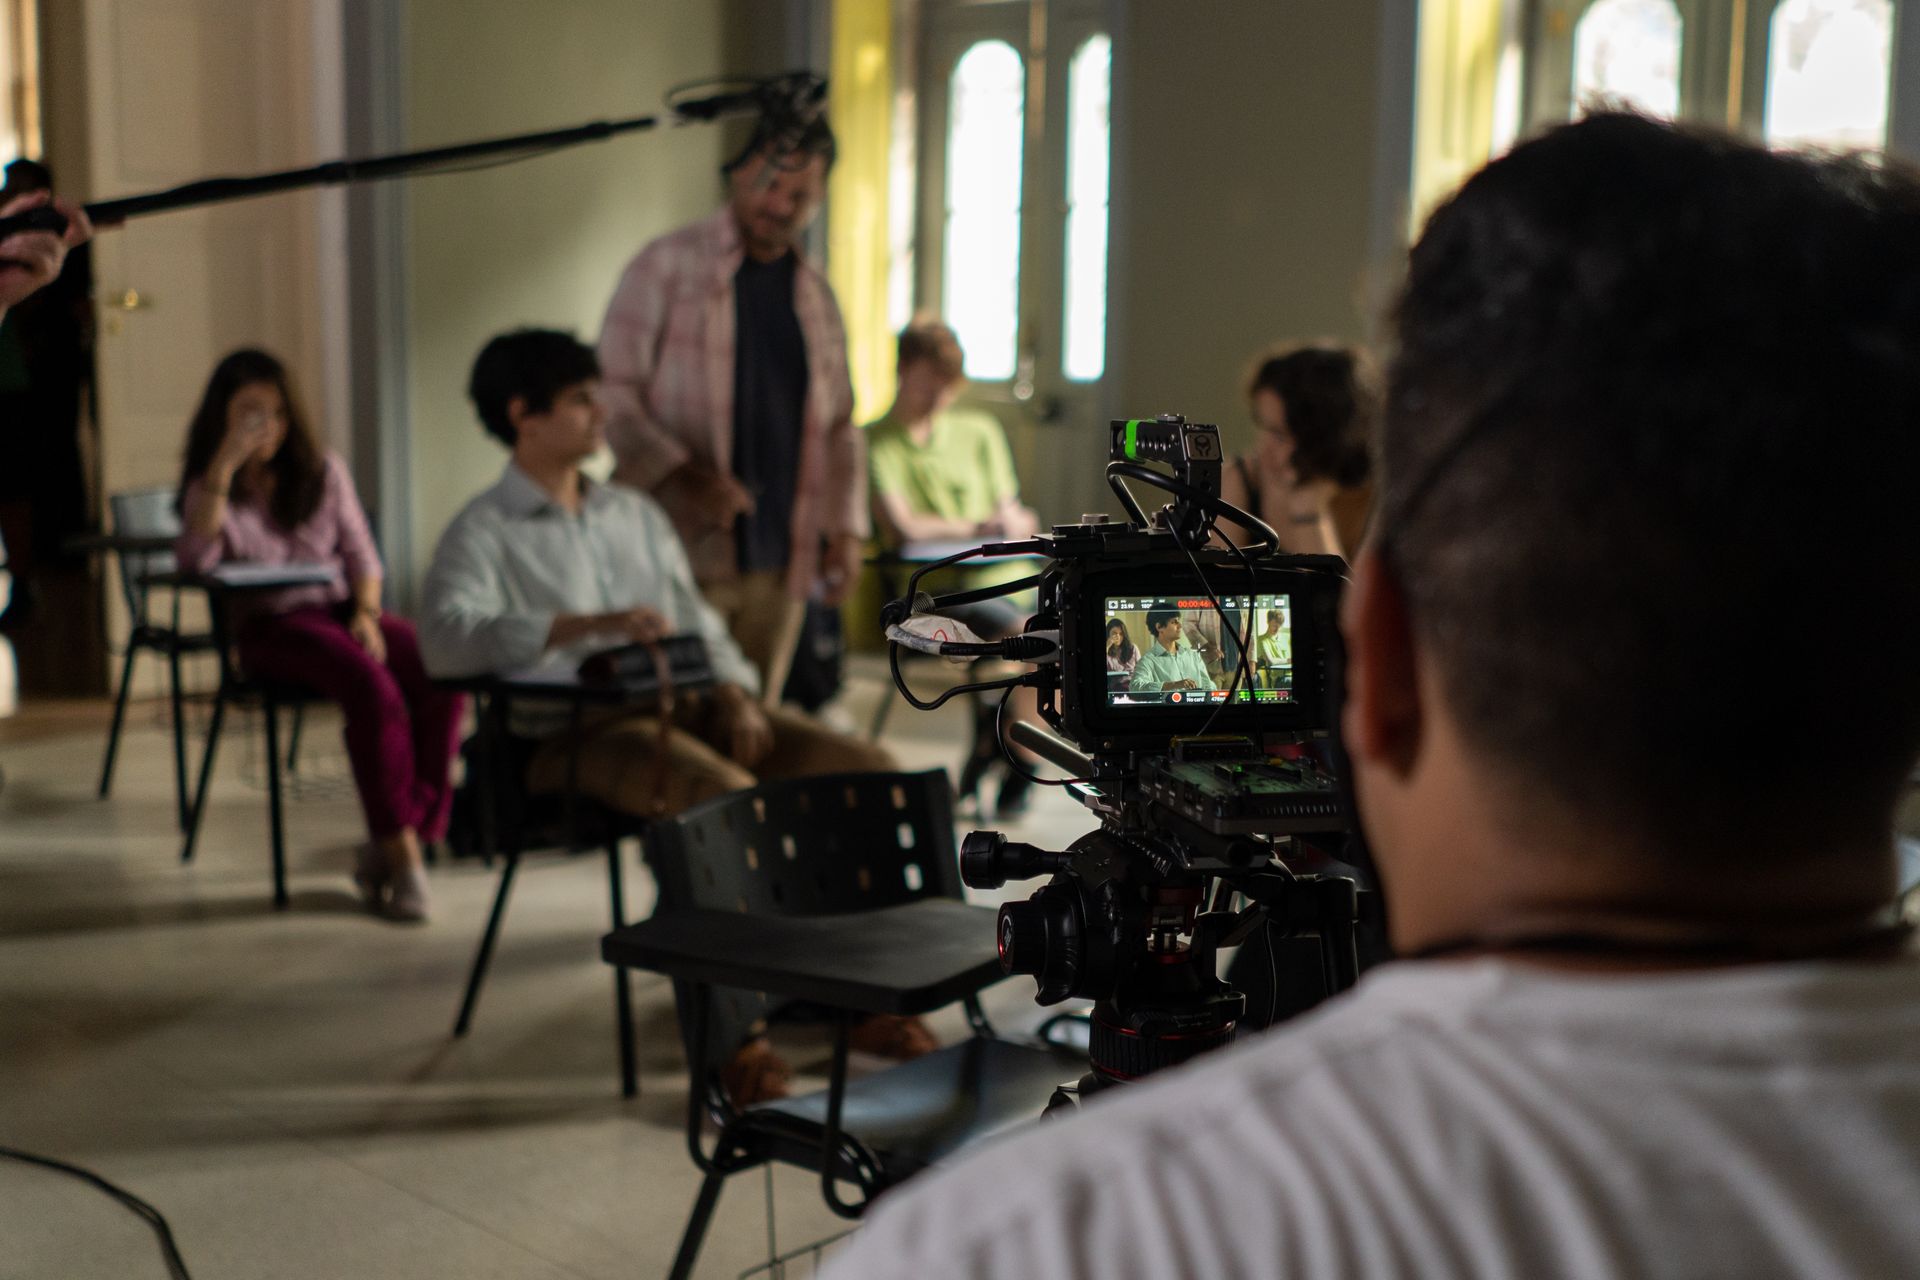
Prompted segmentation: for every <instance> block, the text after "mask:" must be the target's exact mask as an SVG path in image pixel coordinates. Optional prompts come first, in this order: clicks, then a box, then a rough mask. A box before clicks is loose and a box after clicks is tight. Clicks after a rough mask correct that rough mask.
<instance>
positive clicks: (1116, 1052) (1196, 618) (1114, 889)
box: [883, 416, 1363, 1105]
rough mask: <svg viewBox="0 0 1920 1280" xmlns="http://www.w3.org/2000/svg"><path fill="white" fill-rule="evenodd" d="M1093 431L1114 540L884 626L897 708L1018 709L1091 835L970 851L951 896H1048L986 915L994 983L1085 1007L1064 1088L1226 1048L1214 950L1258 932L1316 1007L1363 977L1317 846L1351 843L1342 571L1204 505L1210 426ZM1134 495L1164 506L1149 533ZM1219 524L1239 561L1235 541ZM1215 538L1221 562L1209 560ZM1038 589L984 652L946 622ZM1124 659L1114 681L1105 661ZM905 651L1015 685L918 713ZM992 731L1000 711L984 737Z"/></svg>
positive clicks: (1335, 881)
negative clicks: (970, 704) (1012, 977)
mask: <svg viewBox="0 0 1920 1280" xmlns="http://www.w3.org/2000/svg"><path fill="white" fill-rule="evenodd" d="M1111 432H1112V440H1111V449H1110V453H1109V463H1108V466H1107V482H1108V484H1109V485H1110V486H1111V487H1112V489H1113V491H1114V493H1115V495H1116V496H1117V497H1118V498H1119V500H1120V502H1121V503H1122V505H1123V506H1124V507H1125V509H1126V511H1127V513H1128V515H1129V517H1130V522H1129V523H1126V524H1120V523H1117V522H1112V521H1109V520H1107V519H1106V517H1104V516H1089V517H1086V518H1084V519H1083V520H1082V522H1081V523H1079V524H1073V525H1056V526H1055V527H1054V528H1053V531H1052V532H1051V533H1050V534H1044V535H1040V536H1038V537H1035V538H1032V539H1029V540H1025V541H1019V542H1000V543H988V544H986V545H984V546H980V547H976V548H973V549H971V550H968V551H965V552H962V553H960V554H958V555H955V556H951V557H948V558H946V559H944V560H940V561H937V562H934V563H932V564H928V565H926V566H924V567H922V568H921V569H919V570H918V571H916V572H915V573H914V574H913V576H912V578H911V579H910V580H909V582H908V585H907V591H906V598H905V599H903V600H896V601H894V602H892V603H891V604H889V605H888V606H887V607H886V610H885V611H884V613H883V621H885V622H886V623H887V624H888V637H889V639H890V640H891V641H892V644H893V648H892V654H891V660H892V668H893V675H894V682H895V684H896V685H897V686H898V687H899V689H900V692H901V694H902V696H904V697H905V698H906V699H907V700H908V701H909V702H910V703H911V704H912V705H914V706H916V707H919V708H921V709H923V710H927V709H931V708H933V707H937V706H939V705H940V704H941V703H943V702H945V701H946V700H947V699H948V698H951V697H953V696H955V695H957V694H960V693H963V692H968V691H985V690H993V689H1000V690H1005V691H1008V692H1010V691H1011V689H1012V688H1013V687H1014V686H1017V685H1025V686H1030V687H1032V688H1034V689H1035V690H1036V691H1037V695H1038V700H1039V705H1040V710H1041V713H1042V715H1043V716H1044V718H1045V719H1046V721H1047V722H1048V723H1049V724H1050V725H1052V726H1053V727H1054V728H1055V729H1056V730H1058V731H1059V735H1061V736H1055V735H1054V734H1050V733H1047V732H1046V731H1044V730H1041V729H1039V728H1038V727H1037V726H1034V725H1028V724H1018V725H1015V726H1014V730H1013V737H1014V739H1015V741H1017V742H1018V743H1020V744H1021V745H1023V746H1026V747H1028V748H1029V749H1031V750H1033V751H1034V752H1035V753H1036V754H1038V755H1040V756H1042V757H1044V758H1046V759H1048V760H1050V761H1052V762H1053V763H1055V764H1057V765H1060V766H1061V767H1063V768H1066V769H1067V770H1068V771H1069V772H1070V773H1071V774H1072V778H1071V780H1070V781H1068V782H1067V783H1064V784H1059V785H1066V786H1068V787H1069V788H1070V790H1071V791H1072V793H1073V794H1074V795H1075V796H1076V797H1077V798H1078V799H1079V800H1080V802H1081V803H1083V804H1084V805H1086V807H1087V808H1088V809H1090V810H1092V811H1093V812H1094V813H1095V814H1097V815H1099V818H1100V824H1101V825H1100V828H1099V829H1098V830H1096V831H1093V832H1091V833H1089V834H1088V835H1086V836H1083V837H1081V838H1080V839H1079V840H1077V841H1075V842H1074V843H1073V844H1072V845H1071V846H1069V847H1068V848H1066V849H1064V850H1059V851H1055V850H1050V849H1042V848H1037V847H1035V846H1032V845H1027V844H1020V843H1015V842H1012V841H1009V840H1007V839H1006V838H1005V837H1004V836H1002V835H1001V834H1000V833H998V832H994V831H976V832H973V833H972V834H970V835H969V836H968V837H967V838H966V840H965V842H964V843H963V845H962V852H961V876H962V878H963V879H964V880H965V881H966V883H967V884H969V885H971V886H973V887H975V888H978V889H997V888H1000V887H1001V886H1002V885H1004V884H1006V883H1007V882H1008V881H1009V880H1027V879H1034V878H1037V877H1039V876H1051V877H1052V878H1051V880H1050V881H1049V882H1048V883H1047V885H1046V886H1045V887H1043V888H1042V889H1040V890H1039V891H1038V892H1037V893H1035V894H1034V895H1033V896H1032V897H1031V898H1029V899H1027V900H1026V901H1024V902H1010V903H1007V904H1006V905H1004V906H1002V907H1001V909H1000V915H999V921H998V928H999V949H1000V962H1001V964H1002V966H1004V967H1005V969H1006V970H1007V972H1009V973H1024V974H1031V975H1033V976H1034V978H1035V979H1036V981H1037V983H1038V987H1039V991H1038V994H1037V997H1036V999H1037V1000H1038V1002H1039V1003H1040V1004H1043V1005H1049V1004H1055V1003H1058V1002H1059V1001H1062V1000H1066V999H1069V998H1075V997H1078V998H1084V999H1091V1000H1093V1001H1094V1002H1095V1003H1094V1007H1093V1011H1092V1015H1091V1029H1090V1033H1089V1036H1090V1039H1089V1052H1088V1057H1089V1059H1090V1064H1091V1066H1092V1072H1091V1073H1090V1074H1089V1075H1087V1076H1086V1077H1084V1078H1083V1079H1082V1080H1081V1081H1080V1084H1079V1090H1080V1091H1086V1090H1089V1089H1092V1088H1098V1087H1101V1086H1104V1085H1107V1084H1112V1083H1118V1082H1122V1081H1127V1080H1133V1079H1137V1078H1139V1077H1140V1076H1143V1075H1146V1074H1148V1073H1149V1072H1152V1071H1155V1070H1157V1069H1159V1068H1161V1067H1165V1066H1169V1065H1172V1064H1175V1063H1179V1062H1183V1061H1185V1060H1186V1059H1188V1058H1190V1057H1192V1056H1193V1055H1195V1054H1197V1053H1201V1052H1204V1051H1206V1050H1209V1049H1213V1048H1217V1047H1219V1046H1221V1045H1224V1044H1226V1043H1228V1042H1229V1041H1231V1040H1232V1039H1233V1037H1234V1034H1235V1031H1236V1028H1237V1027H1238V1026H1239V1024H1240V1023H1241V1021H1242V1019H1243V1016H1244V1013H1245V1008H1246V997H1245V996H1244V995H1243V994H1242V993H1241V992H1239V991H1237V990H1235V989H1234V988H1233V987H1231V986H1230V985H1228V984H1227V983H1225V982H1223V981H1221V980H1220V978H1219V977H1218V976H1217V974H1216V968H1217V959H1218V952H1219V950H1220V948H1222V947H1230V946H1235V945H1238V944H1240V943H1242V942H1245V941H1247V940H1248V939H1250V938H1252V937H1253V935H1254V933H1255V931H1256V930H1258V929H1261V928H1263V927H1265V928H1268V929H1269V930H1270V932H1269V935H1268V942H1269V944H1272V943H1273V940H1274V938H1275V937H1276V936H1277V937H1279V938H1286V937H1302V938H1307V937H1313V938H1317V939H1318V941H1319V962H1320V967H1321V970H1322V974H1323V990H1324V991H1327V992H1331V991H1335V990H1339V989H1341V988H1344V987H1346V986H1349V985H1351V984H1352V983H1353V981H1354V980H1355V977H1356V974H1357V970H1358V960H1357V956H1356V947H1355V924H1356V919H1357V913H1358V909H1359V908H1358V903H1359V897H1360V891H1359V888H1358V885H1357V883H1356V876H1357V875H1358V873H1357V872H1356V871H1355V869H1354V868H1353V867H1350V866H1346V865H1345V864H1343V863H1339V862H1335V861H1333V860H1332V859H1331V858H1329V857H1328V856H1326V855H1325V854H1324V853H1322V852H1320V849H1319V847H1320V846H1322V845H1326V846H1329V847H1337V841H1338V840H1339V839H1340V838H1341V836H1342V835H1343V833H1348V832H1350V831H1351V829H1352V823H1351V821H1350V818H1349V816H1348V815H1349V814H1350V813H1351V806H1350V805H1349V804H1347V803H1345V801H1344V797H1343V795H1342V792H1341V788H1340V782H1339V779H1340V777H1341V775H1342V774H1343V772H1344V768H1343V761H1341V759H1340V758H1339V753H1338V746H1337V744H1338V737H1337V734H1335V732H1334V729H1335V723H1336V720H1337V714H1338V704H1339V696H1338V690H1339V688H1340V637H1339V631H1338V627H1337V625H1336V611H1337V606H1338V601H1339V593H1340V585H1341V581H1342V574H1343V572H1344V569H1345V565H1344V563H1343V562H1342V561H1341V560H1340V559H1339V558H1337V557H1334V556H1299V555H1283V554H1280V552H1279V545H1278V539H1277V538H1276V536H1275V535H1274V532H1273V530H1272V529H1270V528H1268V527H1267V526H1266V525H1265V524H1263V523H1261V522H1260V521H1259V520H1258V519H1256V518H1254V517H1253V516H1251V515H1249V514H1247V513H1246V512H1244V511H1241V510H1240V509H1239V508H1237V507H1234V506H1231V505H1229V504H1227V503H1225V502H1223V501H1222V500H1221V498H1220V465H1221V446H1220V433H1219V430H1218V428H1216V427H1212V426H1205V425H1202V424H1199V423H1190V422H1187V421H1185V420H1184V419H1182V418H1179V417H1173V416H1162V417H1160V418H1157V419H1153V420H1150V421H1143V420H1134V421H1126V422H1115V423H1113V424H1111ZM1148 463H1159V464H1162V465H1164V466H1166V467H1168V468H1169V470H1170V472H1171V474H1167V473H1163V472H1161V471H1159V470H1156V469H1154V468H1153V467H1151V466H1148V465H1146V464H1148ZM1129 480H1132V481H1137V482H1140V483H1143V484H1147V485H1150V486H1152V487H1154V488H1157V489H1159V490H1161V491H1163V492H1164V493H1166V494H1167V495H1169V496H1170V497H1171V499H1172V501H1170V502H1169V503H1168V504H1167V505H1166V506H1164V507H1162V508H1161V509H1159V510H1158V511H1156V512H1155V513H1154V514H1153V515H1152V517H1151V518H1149V517H1148V516H1147V515H1146V514H1145V512H1143V511H1142V509H1141V507H1140V505H1139V503H1138V501H1137V500H1136V499H1135V497H1134V495H1133V494H1132V492H1131V491H1130V490H1129V488H1128V486H1127V481H1129ZM1223 521H1224V522H1228V523H1231V524H1234V525H1237V526H1240V527H1241V528H1242V529H1244V530H1246V531H1247V532H1248V533H1251V534H1252V535H1253V536H1254V540H1253V541H1252V542H1251V543H1249V544H1247V545H1240V544H1238V543H1236V542H1234V541H1233V540H1232V539H1231V538H1229V537H1227V536H1226V533H1225V531H1224V530H1222V529H1221V527H1220V525H1221V522H1223ZM1216 534H1217V535H1219V537H1220V541H1221V543H1223V544H1224V546H1211V545H1209V543H1210V539H1211V538H1212V537H1213V536H1214V535H1216ZM1035 555H1037V556H1042V557H1045V558H1046V559H1047V560H1048V561H1049V563H1048V564H1047V565H1046V567H1045V568H1044V570H1042V571H1041V572H1040V573H1038V574H1036V575H1034V576H1031V577H1027V578H1023V579H1020V580H1018V581H1014V582H1008V583H1002V584H999V585H995V586H991V587H984V588H980V589H977V590H971V591H959V592H954V593H950V594H947V595H942V596H939V597H937V598H936V597H932V596H929V595H926V594H924V593H922V592H921V591H920V582H921V580H922V579H923V578H925V577H926V576H927V575H928V574H930V573H934V572H936V571H939V570H941V569H945V568H947V567H949V566H952V565H956V564H962V563H963V562H965V561H967V560H969V559H975V558H979V557H991V556H1035ZM1034 587H1037V588H1038V591H1039V609H1038V612H1037V613H1036V614H1035V615H1034V616H1033V618H1032V619H1031V620H1030V621H1029V622H1028V624H1027V629H1026V631H1025V632H1024V633H1023V634H1019V635H1014V636H1009V637H1007V638H1005V639H1003V640H999V641H980V640H978V639H977V638H975V637H973V636H971V634H970V633H965V632H964V631H963V629H961V628H957V627H956V626H955V624H953V623H952V622H951V621H950V620H948V619H946V618H945V617H944V616H943V614H942V611H943V610H945V609H953V608H957V607H959V606H962V605H966V604H971V603H975V602H978V601H981V600H985V599H990V598H993V597H995V596H1000V595H1006V594H1009V593H1012V592H1016V591H1024V590H1027V589H1029V588H1034ZM1120 632H1124V633H1125V634H1124V635H1122V634H1119V633H1120ZM956 634H957V635H959V637H960V638H958V639H955V638H953V637H954V636H956ZM1110 638H1111V643H1112V644H1113V645H1114V654H1113V656H1112V657H1111V658H1110V656H1109V643H1110ZM1129 646H1130V647H1131V648H1132V650H1133V651H1134V652H1135V654H1136V655H1137V656H1136V657H1134V658H1133V659H1132V660H1131V662H1129V661H1128V660H1127V659H1126V658H1124V657H1121V656H1120V655H1121V654H1122V653H1124V652H1125V651H1126V649H1127V648H1128V647H1129ZM902 647H906V648H911V649H917V650H920V651H923V652H932V653H940V654H944V655H946V656H948V657H952V658H974V657H985V656H998V657H1003V658H1008V659H1013V660H1016V661H1021V662H1025V663H1031V664H1033V666H1032V669H1031V670H1030V671H1027V672H1025V673H1022V674H1020V675H1017V676H1014V677H1011V678H1008V679H1004V680H995V681H982V682H978V683H970V684H961V685H957V686H955V687H954V688H951V689H948V690H946V691H944V692H943V693H941V694H940V695H939V696H938V697H936V698H933V699H932V700H928V701H923V700H921V699H920V698H919V697H917V696H916V695H915V694H914V693H913V692H912V691H911V690H910V689H908V688H907V686H906V684H905V682H904V681H903V680H902V679H901V675H900V661H899V658H900V650H901V648H902ZM1005 712H1006V695H1005V694H1003V697H1002V701H1001V707H1000V718H999V721H997V722H996V725H997V726H998V725H999V724H1001V723H1003V722H1004V720H1005ZM1000 745H1001V748H1002V750H1003V751H1004V750H1005V748H1006V743H1005V740H1004V737H1002V740H1001V743H1000ZM1008 758H1009V760H1010V761H1011V762H1012V763H1013V767H1015V768H1019V767H1020V765H1019V762H1018V761H1017V760H1014V759H1013V757H1012V756H1011V755H1009V757H1008ZM1300 837H1316V840H1315V841H1314V842H1313V843H1311V844H1310V843H1308V842H1305V841H1302V840H1301V839H1300ZM1354 843H1355V844H1357V838H1356V839H1355V841H1354ZM1362 878H1363V877H1362ZM1266 954H1267V955H1269V956H1273V955H1278V954H1279V952H1278V951H1277V950H1270V951H1268V952H1267V953H1266ZM1305 954H1306V955H1307V956H1308V958H1311V957H1312V955H1313V952H1312V950H1311V949H1309V950H1307V951H1306V952H1305ZM1275 987H1276V990H1277V988H1278V975H1277V974H1276V975H1275ZM1269 1020H1270V1018H1269ZM1074 1092H1075V1091H1074V1090H1073V1089H1072V1088H1066V1089H1063V1090H1062V1091H1061V1093H1060V1094H1057V1095H1056V1098H1055V1102H1056V1105H1068V1104H1071V1103H1072V1102H1073V1101H1074V1100H1075V1099H1074V1096H1073V1095H1074Z"/></svg>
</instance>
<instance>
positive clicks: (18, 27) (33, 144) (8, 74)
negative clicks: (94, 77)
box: [0, 0, 40, 165]
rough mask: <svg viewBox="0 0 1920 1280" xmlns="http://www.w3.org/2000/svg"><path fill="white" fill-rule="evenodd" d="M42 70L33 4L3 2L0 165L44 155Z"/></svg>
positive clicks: (23, 0) (0, 22) (0, 7)
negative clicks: (41, 99) (41, 119)
mask: <svg viewBox="0 0 1920 1280" xmlns="http://www.w3.org/2000/svg"><path fill="white" fill-rule="evenodd" d="M38 69H39V38H38V34H37V32H36V31H35V29H34V7H33V5H31V4H29V3H26V0H0V165H3V164H9V163H11V162H12V161H14V160H17V159H19V158H20V157H21V156H37V155H39V154H40V112H39V101H40V88H39V84H38V74H37V73H38Z"/></svg>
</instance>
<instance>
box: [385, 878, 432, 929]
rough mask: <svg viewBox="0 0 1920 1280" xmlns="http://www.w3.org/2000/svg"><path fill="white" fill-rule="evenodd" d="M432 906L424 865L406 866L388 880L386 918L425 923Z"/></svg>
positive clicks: (403, 922)
mask: <svg viewBox="0 0 1920 1280" xmlns="http://www.w3.org/2000/svg"><path fill="white" fill-rule="evenodd" d="M432 906H433V903H432V901H431V899H430V898H429V896H428V894H427V869H426V868H425V867H407V868H405V869H404V870H401V871H398V872H395V873H394V874H393V878H392V879H391V880H390V881H388V884H387V912H386V914H387V919H389V920H392V921H395V922H396V923H399V924H425V923H426V921H427V914H428V912H429V911H430V910H431V909H432Z"/></svg>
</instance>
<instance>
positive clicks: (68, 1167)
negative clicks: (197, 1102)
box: [0, 1147, 192, 1280]
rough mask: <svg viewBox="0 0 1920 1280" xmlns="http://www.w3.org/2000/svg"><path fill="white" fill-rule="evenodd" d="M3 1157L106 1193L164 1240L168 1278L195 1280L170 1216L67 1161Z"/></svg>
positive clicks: (3, 1152) (1, 1151) (4, 1153)
mask: <svg viewBox="0 0 1920 1280" xmlns="http://www.w3.org/2000/svg"><path fill="white" fill-rule="evenodd" d="M0 1157H4V1158H5V1159H8V1160H18V1161H20V1162H21V1163H22V1164H32V1165H39V1166H40V1167H41V1168H43V1169H52V1170H54V1171H55V1172H56V1173H64V1174H66V1175H67V1176H69V1177H72V1178H78V1179H80V1181H82V1182H85V1183H88V1184H90V1185H92V1186H94V1187H97V1188H99V1189H100V1190H101V1191H104V1192H106V1193H107V1194H108V1195H109V1196H111V1197H113V1198H114V1199H115V1200H118V1201H119V1202H120V1203H121V1204H123V1205H125V1206H126V1207H127V1208H128V1209H131V1210H132V1211H133V1212H134V1213H135V1214H136V1215H138V1216H139V1217H140V1219H141V1220H142V1221H144V1222H145V1223H146V1224H147V1225H148V1226H149V1227H152V1228H153V1234H154V1235H155V1236H157V1237H159V1240H160V1257H161V1259H162V1260H163V1261H165V1263H166V1264H167V1275H168V1276H169V1277H171V1280H192V1277H191V1276H190V1275H189V1274H188V1273H187V1264H186V1261H185V1259H183V1258H182V1257H181V1256H180V1249H179V1246H178V1245H176V1244H174V1242H173V1228H172V1227H170V1226H168V1225H167V1218H166V1215H165V1214H163V1213H161V1212H160V1211H159V1210H158V1209H156V1208H154V1207H153V1206H152V1205H150V1204H148V1203H147V1202H146V1201H145V1200H142V1199H141V1198H140V1197H139V1196H137V1195H135V1194H133V1192H131V1191H128V1190H126V1189H125V1188H123V1187H118V1186H115V1185H114V1184H113V1183H111V1182H108V1181H107V1180H106V1179H105V1178H103V1177H101V1176H100V1175H99V1174H97V1173H94V1172H93V1171H92V1170H90V1169H82V1168H81V1167H80V1166H79V1165H77V1164H68V1163H67V1162H66V1161H64V1160H55V1159H53V1158H52V1157H51V1156H37V1155H34V1154H33V1153H32V1152H30V1151H20V1150H17V1149H16V1148H13V1147H0Z"/></svg>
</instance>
